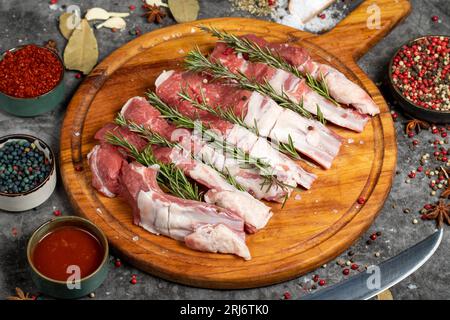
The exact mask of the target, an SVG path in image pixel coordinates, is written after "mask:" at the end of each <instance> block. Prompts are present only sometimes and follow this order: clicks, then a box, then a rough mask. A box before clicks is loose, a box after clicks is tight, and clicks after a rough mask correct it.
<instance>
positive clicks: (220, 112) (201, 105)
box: [178, 89, 302, 160]
mask: <svg viewBox="0 0 450 320" xmlns="http://www.w3.org/2000/svg"><path fill="white" fill-rule="evenodd" d="M200 92H201V98H202V99H201V102H199V101H198V100H195V99H193V98H192V97H191V96H190V95H189V93H187V90H184V89H182V91H181V92H180V93H179V94H178V95H179V96H180V97H181V98H182V99H183V100H185V101H187V102H189V103H191V104H192V106H194V107H195V108H198V109H201V110H203V111H208V112H209V113H211V114H213V115H215V116H217V117H219V118H222V119H225V120H227V121H229V122H231V123H234V124H237V125H240V126H241V127H243V128H245V129H247V130H249V131H251V132H253V133H255V134H256V135H257V136H259V130H258V126H257V123H256V119H255V123H254V125H253V126H249V125H248V124H246V123H245V120H244V117H243V115H240V116H239V115H237V114H236V113H235V112H234V111H233V110H232V109H231V108H226V109H224V108H222V107H221V106H219V105H217V106H215V107H212V106H210V105H208V104H207V103H206V99H205V97H204V94H203V91H202V90H200ZM279 151H281V152H282V153H284V154H287V155H289V156H291V157H292V158H294V159H296V160H301V159H302V158H301V156H300V154H298V152H297V150H296V149H295V146H294V142H293V140H292V137H291V136H290V135H289V143H283V142H281V143H280V148H279Z"/></svg>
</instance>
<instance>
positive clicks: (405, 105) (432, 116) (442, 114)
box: [388, 35, 450, 123]
mask: <svg viewBox="0 0 450 320" xmlns="http://www.w3.org/2000/svg"><path fill="white" fill-rule="evenodd" d="M428 37H445V38H448V37H449V36H444V35H428V36H423V37H419V38H416V39H413V40H410V41H408V42H406V43H404V44H403V45H402V46H400V48H399V49H398V50H397V51H396V52H395V54H394V55H393V56H392V58H391V60H390V62H389V69H388V84H389V89H390V91H391V93H392V95H393V96H394V98H395V99H396V100H397V102H398V104H399V105H400V107H401V108H402V109H403V110H404V111H405V112H406V113H408V114H409V115H411V116H413V117H414V118H418V119H422V120H426V121H429V122H433V123H449V122H450V111H436V110H433V109H425V108H422V107H420V106H418V105H416V104H414V103H413V102H412V101H410V100H408V99H407V98H406V97H404V96H403V95H402V93H401V92H400V91H399V90H398V89H397V87H396V86H395V84H394V81H393V79H392V72H391V70H392V65H393V63H394V58H395V57H396V56H397V54H398V53H399V51H400V50H401V48H402V47H403V46H405V45H410V44H412V43H413V42H416V41H418V40H420V39H424V38H428Z"/></svg>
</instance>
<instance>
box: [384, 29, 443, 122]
mask: <svg viewBox="0 0 450 320" xmlns="http://www.w3.org/2000/svg"><path fill="white" fill-rule="evenodd" d="M434 38H437V39H441V40H442V39H445V41H446V43H447V44H448V39H449V37H448V36H439V35H438V36H432V35H430V36H424V37H419V38H416V39H413V40H410V41H408V42H406V43H405V44H403V45H402V46H401V47H400V48H399V49H398V50H397V51H396V52H395V54H394V55H393V56H392V58H391V60H390V62H389V69H388V85H389V88H390V91H391V93H392V95H393V97H394V98H395V99H396V101H397V102H398V104H399V105H400V107H401V108H402V109H403V110H404V111H405V112H406V113H408V114H410V115H411V116H413V117H415V118H419V119H423V120H426V121H429V122H433V123H449V122H450V110H435V109H433V107H436V105H434V106H432V108H429V107H424V106H420V105H418V103H421V104H424V102H423V101H426V99H427V98H428V97H427V95H428V93H429V91H431V86H430V82H426V83H424V81H423V80H426V79H422V77H423V76H424V75H425V74H426V73H427V72H436V70H437V72H442V70H447V69H449V68H450V65H449V63H448V62H446V63H447V64H444V65H443V68H442V66H440V65H439V64H438V65H437V67H436V64H437V62H434V63H436V64H434V65H433V66H431V67H430V68H429V70H428V71H427V72H425V71H423V69H424V67H422V65H420V64H419V63H420V61H421V59H423V54H427V53H428V52H430V53H431V51H430V50H429V49H430V46H431V49H432V50H437V48H439V46H438V45H436V44H434V43H433V42H431V43H430V44H429V45H428V46H426V48H420V49H419V47H421V45H420V43H421V42H426V41H430V40H429V39H434ZM413 46H415V47H413ZM405 50H406V51H405ZM443 51H444V54H447V57H446V59H448V53H449V51H448V48H444V50H443ZM405 52H406V54H405ZM423 52H425V53H423ZM433 52H434V51H433ZM441 52H442V50H440V51H439V53H435V54H436V55H437V56H436V57H439V58H440V55H441ZM402 55H403V57H402ZM405 56H406V57H405ZM412 56H414V58H411V57H412ZM405 58H406V60H405ZM408 58H409V60H408ZM411 59H413V60H412V61H413V63H411ZM424 60H427V59H424ZM404 61H409V62H407V64H406V65H405V64H404ZM416 62H417V64H416ZM397 63H401V64H402V65H401V66H405V67H408V66H409V67H411V70H406V73H408V75H411V74H412V75H413V76H414V77H415V76H418V78H417V79H418V80H420V81H418V82H417V83H415V84H411V83H410V82H411V78H410V77H409V76H408V77H407V79H405V77H404V72H405V71H403V72H401V71H400V70H399V71H397V74H394V71H393V70H394V66H395V67H396V68H398V67H397ZM405 69H406V68H405ZM439 70H441V71H439ZM449 71H450V70H449ZM446 73H447V76H446ZM398 74H400V75H402V74H403V78H398V76H399V75H398ZM449 74H450V73H448V72H447V71H446V72H445V73H444V74H443V76H444V77H443V78H444V81H447V82H448V81H450V76H449ZM396 78H397V79H396ZM446 78H447V79H446ZM399 82H401V84H400V86H403V88H399ZM405 85H406V86H407V87H406V88H407V89H409V88H411V87H413V86H414V90H416V92H413V93H412V94H413V95H414V98H416V100H418V102H417V103H415V102H414V101H413V99H414V98H413V99H411V97H409V98H408V97H406V96H405V94H404V91H405V89H404V88H405ZM444 85H445V86H446V88H447V89H445V88H444V91H445V92H446V93H445V92H444V95H445V96H444V98H445V99H447V102H446V105H448V103H449V102H448V99H449V98H450V96H449V95H448V85H449V84H448V83H446V84H444ZM402 91H403V92H402ZM439 98H440V99H441V96H439Z"/></svg>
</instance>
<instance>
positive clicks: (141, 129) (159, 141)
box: [114, 113, 178, 148]
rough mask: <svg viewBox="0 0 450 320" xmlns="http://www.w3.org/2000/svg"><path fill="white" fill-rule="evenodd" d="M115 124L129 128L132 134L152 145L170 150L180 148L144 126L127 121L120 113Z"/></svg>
mask: <svg viewBox="0 0 450 320" xmlns="http://www.w3.org/2000/svg"><path fill="white" fill-rule="evenodd" d="M114 122H115V123H116V124H118V125H119V126H121V127H127V128H128V129H129V130H130V131H131V132H134V133H137V134H139V135H140V136H141V137H143V138H145V139H146V140H147V141H148V142H149V143H150V144H152V145H159V146H164V147H169V148H174V147H176V146H178V144H177V143H174V142H171V141H169V140H167V139H166V138H164V137H163V136H161V135H160V134H159V133H157V132H153V131H150V130H149V129H147V128H146V127H145V126H143V125H140V124H137V123H136V122H133V121H130V120H127V119H125V117H124V116H123V115H122V114H120V113H119V114H118V115H117V117H116V119H115V120H114Z"/></svg>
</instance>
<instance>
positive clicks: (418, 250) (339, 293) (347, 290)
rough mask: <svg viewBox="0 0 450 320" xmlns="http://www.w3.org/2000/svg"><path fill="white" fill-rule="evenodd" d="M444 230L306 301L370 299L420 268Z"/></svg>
mask: <svg viewBox="0 0 450 320" xmlns="http://www.w3.org/2000/svg"><path fill="white" fill-rule="evenodd" d="M443 233H444V231H443V229H442V228H441V229H438V230H436V231H435V232H434V233H433V234H432V235H430V236H429V237H427V238H426V239H424V240H422V241H420V242H419V243H417V244H415V245H414V246H412V247H410V248H409V249H407V250H405V251H403V252H401V253H400V254H398V255H396V256H394V257H392V258H390V259H388V260H386V261H384V262H382V263H381V264H379V265H378V266H369V267H368V269H367V271H366V272H361V273H359V274H358V275H356V276H353V277H351V278H349V279H348V280H346V281H343V282H341V283H338V284H336V285H334V286H331V287H328V288H325V289H323V290H320V291H318V292H316V293H313V294H309V295H307V296H305V297H303V298H302V300H367V299H370V298H372V297H373V296H375V295H377V294H378V293H380V292H382V291H384V290H386V289H389V288H390V287H392V286H393V285H395V284H397V283H399V282H400V281H402V280H403V279H405V278H406V277H408V276H409V275H411V274H412V273H413V272H415V271H416V270H417V269H419V268H420V267H421V266H422V265H423V264H424V263H425V262H426V261H427V260H428V259H429V258H430V257H431V256H432V255H433V253H434V252H435V251H436V249H437V248H438V247H439V244H440V243H441V241H442V236H443Z"/></svg>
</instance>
